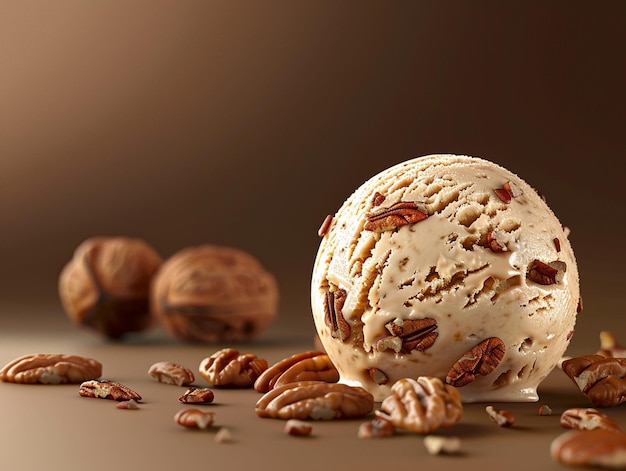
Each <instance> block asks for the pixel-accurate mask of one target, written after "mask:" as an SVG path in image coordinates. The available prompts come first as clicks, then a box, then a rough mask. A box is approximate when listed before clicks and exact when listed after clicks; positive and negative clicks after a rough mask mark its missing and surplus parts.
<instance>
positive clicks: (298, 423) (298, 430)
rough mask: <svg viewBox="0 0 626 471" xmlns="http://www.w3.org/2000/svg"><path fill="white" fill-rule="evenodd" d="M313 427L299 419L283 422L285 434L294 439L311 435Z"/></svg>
mask: <svg viewBox="0 0 626 471" xmlns="http://www.w3.org/2000/svg"><path fill="white" fill-rule="evenodd" d="M312 431H313V426H312V425H311V424H310V423H309V422H305V421H304V420H299V419H289V420H288V421H287V422H285V433H286V434H287V435H293V436H296V437H305V436H308V435H311V432H312Z"/></svg>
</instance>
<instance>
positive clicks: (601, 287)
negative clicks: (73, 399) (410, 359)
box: [0, 0, 626, 342]
mask: <svg viewBox="0 0 626 471" xmlns="http://www.w3.org/2000/svg"><path fill="white" fill-rule="evenodd" d="M625 31H626V4H625V3H624V2H621V1H614V2H610V1H601V2H576V1H566V2H565V1H564V2H466V1H461V2H437V1H413V2H382V1H381V2H366V1H362V2H358V1H332V2H330V1H304V0H303V1H291V0H285V1H252V0H249V1H178V2H175V1H160V0H153V1H134V0H131V1H86V0H85V1H68V0H61V1H55V2H50V1H29V0H26V1H0V221H1V228H2V231H1V236H0V243H1V245H0V249H1V251H2V253H1V264H0V266H1V277H2V279H1V283H0V299H1V303H0V305H1V306H2V312H1V313H0V314H1V316H4V317H5V318H6V317H11V316H14V315H16V312H19V313H20V315H33V316H34V315H35V313H40V312H42V311H41V306H45V309H46V310H47V312H49V313H50V314H49V315H59V316H60V315H61V310H60V305H59V302H58V299H57V295H56V282H57V276H58V273H59V271H60V269H61V267H62V266H63V264H64V263H65V262H66V261H67V260H69V258H70V257H71V254H72V251H73V250H74V248H75V247H76V246H77V245H78V244H79V243H80V242H81V241H82V240H83V239H85V238H87V237H89V236H92V235H118V234H119V235H131V236H136V237H142V238H144V239H146V240H147V241H148V242H150V243H151V244H152V245H153V246H154V247H155V248H156V249H157V250H158V251H159V252H160V253H161V254H162V255H163V256H164V257H167V256H169V255H171V254H172V253H174V252H175V251H177V250H179V249H181V248H183V247H186V246H189V245H195V244H201V243H207V242H210V243H217V244H225V245H233V246H236V247H240V248H243V249H246V250H248V251H250V252H251V253H253V254H254V255H256V256H257V257H258V258H259V259H260V260H261V261H262V262H263V263H264V265H265V266H266V267H267V268H268V269H269V270H271V271H273V272H274V273H275V274H276V276H277V278H278V280H279V283H280V286H281V290H282V305H281V322H282V323H283V325H294V326H295V325H307V324H309V325H312V322H311V321H310V308H309V293H308V290H309V276H310V272H311V267H312V263H313V260H314V257H315V254H316V251H317V246H318V243H319V239H318V236H317V229H318V227H319V225H320V223H321V222H322V220H323V219H324V217H325V216H326V214H328V213H332V212H334V211H335V210H336V209H337V208H338V207H339V205H340V204H341V203H342V202H343V200H344V199H345V198H346V197H347V196H348V195H349V194H350V193H351V192H352V191H353V190H354V189H355V188H356V187H357V186H359V185H360V184H361V183H362V182H363V181H364V180H366V179H368V178H369V177H371V176H372V175H374V174H375V173H378V172H379V171H380V170H382V169H384V168H386V167H388V166H390V165H393V164H396V163H398V162H400V161H403V160H406V159H408V158H411V157H415V156H419V155H424V154H429V153H460V154H469V155H474V156H479V157H483V158H486V159H489V160H493V161H495V162H497V163H499V164H501V165H503V166H505V167H507V168H509V169H510V170H512V171H514V172H516V173H518V174H519V175H520V176H521V177H522V178H524V179H525V180H527V181H528V182H529V183H530V184H531V185H533V186H535V187H536V188H538V189H539V190H541V191H542V192H543V193H544V194H545V195H546V197H547V200H548V202H549V203H550V205H551V206H552V208H553V210H554V211H555V213H556V214H557V216H559V218H560V219H561V221H562V222H563V224H565V225H567V226H569V227H570V228H571V230H572V236H571V240H572V243H573V245H574V249H575V251H576V254H577V256H578V259H579V263H580V272H581V278H582V289H583V297H584V301H585V311H584V313H583V314H582V315H581V317H580V318H579V324H578V330H577V337H575V339H577V338H582V339H585V338H588V339H593V341H594V342H595V339H596V338H597V333H598V332H599V330H602V329H606V328H608V329H610V330H613V331H615V332H616V333H617V334H620V335H621V336H622V337H623V338H625V339H626V325H624V323H623V322H622V316H623V313H624V305H625V299H624V292H625V291H626V290H625V289H624V282H625V281H626V277H625V275H624V268H622V264H623V263H624V262H625V261H626V249H624V245H625V244H626V241H625V239H624V236H623V234H622V233H621V232H620V231H621V230H622V229H621V228H622V227H623V225H624V224H623V219H624V216H625V211H624V207H623V204H622V201H623V199H622V195H623V192H624V188H625V183H626V172H625V170H624V168H625V163H624V152H625V151H626V133H625V132H624V129H625V127H626V72H625V65H624V64H625V61H624V55H625V52H626V33H625ZM29 306H37V308H36V309H35V308H33V309H32V311H31V310H29V309H30V308H29ZM291 322H293V324H290V323H291Z"/></svg>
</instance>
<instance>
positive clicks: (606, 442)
mask: <svg viewBox="0 0 626 471" xmlns="http://www.w3.org/2000/svg"><path fill="white" fill-rule="evenodd" d="M550 455H551V457H552V459H553V460H554V461H556V462H559V463H562V464H566V465H570V466H598V467H603V468H624V467H625V466H626V433H623V432H615V431H611V430H606V429H603V428H597V429H594V430H586V431H580V430H570V431H568V432H565V433H564V434H562V435H559V436H558V437H557V438H555V439H554V440H553V441H552V444H551V445H550Z"/></svg>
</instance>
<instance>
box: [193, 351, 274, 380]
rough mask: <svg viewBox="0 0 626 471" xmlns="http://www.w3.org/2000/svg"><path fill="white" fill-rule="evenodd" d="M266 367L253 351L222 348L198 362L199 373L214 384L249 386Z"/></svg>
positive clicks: (263, 361) (264, 361)
mask: <svg viewBox="0 0 626 471" xmlns="http://www.w3.org/2000/svg"><path fill="white" fill-rule="evenodd" d="M266 369H267V361H266V360H264V359H262V358H257V356H256V355H255V354H254V353H239V350H237V349H235V348H223V349H222V350H219V351H217V352H215V353H214V354H213V355H211V356H210V357H208V358H205V359H204V360H202V362H200V369H199V372H200V375H201V376H202V377H203V378H204V379H206V380H207V381H208V382H209V383H211V384H213V385H214V386H234V387H243V388H245V387H249V386H252V385H253V384H254V382H255V381H256V380H257V378H258V377H259V376H260V375H261V373H263V372H264V371H265V370H266Z"/></svg>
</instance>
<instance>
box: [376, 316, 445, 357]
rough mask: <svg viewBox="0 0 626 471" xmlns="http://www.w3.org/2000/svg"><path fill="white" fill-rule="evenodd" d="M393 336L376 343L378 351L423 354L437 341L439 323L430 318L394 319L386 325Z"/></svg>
mask: <svg viewBox="0 0 626 471" xmlns="http://www.w3.org/2000/svg"><path fill="white" fill-rule="evenodd" d="M385 328H386V329H387V330H388V331H389V333H390V334H391V336H387V337H383V338H382V339H379V340H378V341H377V342H376V349H377V350H378V351H385V350H394V351H395V352H396V353H409V352H412V351H413V350H417V351H418V352H423V351H424V350H427V349H429V348H430V347H432V346H433V344H434V343H435V340H437V337H438V336H439V334H438V333H437V332H435V330H436V329H437V321H436V320H435V319H431V318H429V317H425V318H424V319H404V320H403V319H394V320H393V321H392V322H388V323H387V324H385Z"/></svg>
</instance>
